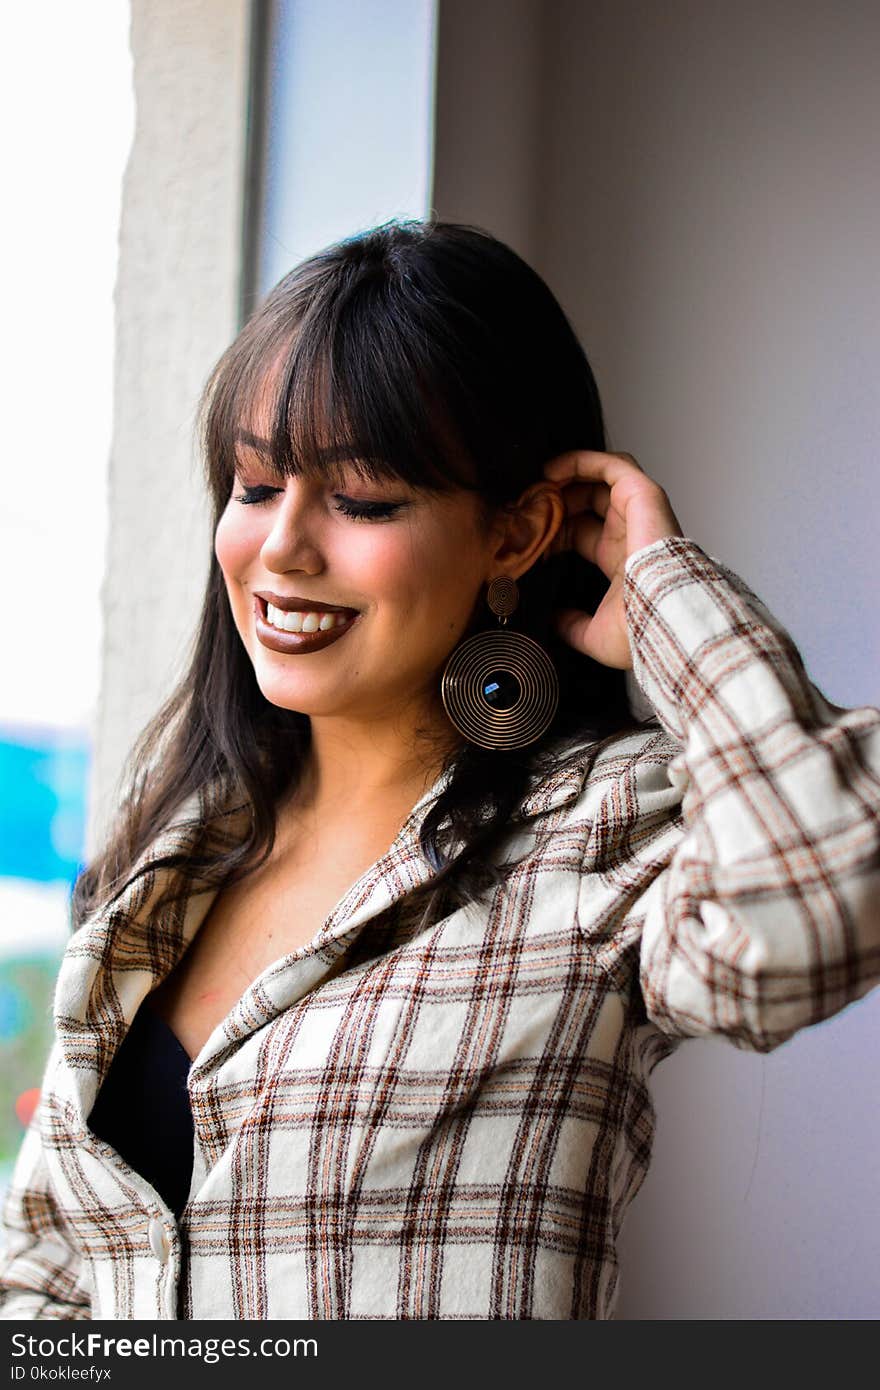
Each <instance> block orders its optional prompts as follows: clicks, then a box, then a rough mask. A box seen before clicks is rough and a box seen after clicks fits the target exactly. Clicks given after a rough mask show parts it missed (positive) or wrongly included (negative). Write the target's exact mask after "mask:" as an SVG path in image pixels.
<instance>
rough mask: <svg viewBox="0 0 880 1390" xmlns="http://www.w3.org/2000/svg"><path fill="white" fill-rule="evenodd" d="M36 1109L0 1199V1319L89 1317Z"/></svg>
mask: <svg viewBox="0 0 880 1390" xmlns="http://www.w3.org/2000/svg"><path fill="white" fill-rule="evenodd" d="M47 1070H48V1068H47ZM41 1110H42V1102H40V1103H39V1104H38V1105H37V1107H36V1110H35V1112H34V1114H33V1116H32V1117H31V1121H30V1123H29V1125H28V1127H27V1130H26V1131H25V1135H24V1139H23V1140H22V1144H21V1148H20V1149H19V1152H18V1157H17V1159H16V1162H15V1167H14V1169H13V1173H12V1178H11V1180H10V1184H9V1187H8V1188H7V1191H6V1195H5V1197H4V1200H3V1210H2V1218H0V1221H2V1238H3V1249H2V1252H0V1321H6V1322H9V1321H47V1320H49V1319H58V1320H67V1319H81V1320H85V1319H91V1316H92V1312H91V1297H90V1294H89V1292H88V1289H87V1288H86V1287H85V1285H84V1284H83V1282H82V1260H81V1256H80V1255H79V1252H78V1251H77V1250H76V1249H75V1248H74V1246H73V1245H72V1243H71V1241H70V1240H69V1237H68V1233H67V1231H66V1229H65V1226H64V1223H63V1219H62V1217H61V1214H60V1212H59V1209H58V1205H57V1203H56V1201H55V1198H54V1195H53V1193H52V1189H51V1185H50V1182H49V1174H48V1170H47V1165H46V1155H45V1151H44V1148H43V1140H42V1136H41V1133H40V1111H41Z"/></svg>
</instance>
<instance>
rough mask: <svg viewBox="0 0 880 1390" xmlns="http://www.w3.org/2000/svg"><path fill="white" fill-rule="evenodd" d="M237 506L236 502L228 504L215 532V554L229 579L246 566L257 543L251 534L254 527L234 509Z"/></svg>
mask: <svg viewBox="0 0 880 1390" xmlns="http://www.w3.org/2000/svg"><path fill="white" fill-rule="evenodd" d="M237 506H238V504H237V503H235V502H230V503H229V504H228V506H227V508H226V510H225V512H224V513H223V515H222V516H221V518H220V520H219V522H218V523H217V530H216V531H215V532H214V554H215V555H216V557H217V563H218V565H219V566H220V568H221V569H222V571H223V573H224V574H225V576H226V578H227V579H232V578H235V577H236V575H238V574H239V573H241V571H242V570H243V569H244V568H245V567H246V565H247V563H248V560H249V558H250V556H251V553H252V551H253V548H254V544H255V538H254V537H253V536H251V535H250V532H251V531H252V530H253V528H252V527H249V526H248V525H247V523H246V522H245V521H244V519H243V518H241V517H239V516H237V515H236V512H235V511H233V507H237ZM257 549H259V546H257Z"/></svg>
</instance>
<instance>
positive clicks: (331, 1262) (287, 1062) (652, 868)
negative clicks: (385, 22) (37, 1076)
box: [0, 537, 880, 1319]
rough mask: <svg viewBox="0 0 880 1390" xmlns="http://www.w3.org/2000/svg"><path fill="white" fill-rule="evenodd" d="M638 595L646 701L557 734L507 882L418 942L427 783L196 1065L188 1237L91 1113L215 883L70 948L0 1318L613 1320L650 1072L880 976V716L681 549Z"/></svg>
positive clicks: (11, 1220)
mask: <svg viewBox="0 0 880 1390" xmlns="http://www.w3.org/2000/svg"><path fill="white" fill-rule="evenodd" d="M624 603H625V609H626V616H627V622H628V626H629V634H630V639H631V643H632V647H633V650H634V652H635V653H636V657H635V667H634V675H635V678H636V679H637V681H638V684H639V686H640V687H641V689H642V690H643V692H644V694H645V695H646V696H647V697H648V699H649V700H650V702H651V704H652V706H653V707H654V709H655V710H656V712H657V716H658V719H657V720H655V721H654V722H653V724H649V725H646V726H643V727H642V728H641V729H638V730H636V731H634V732H629V733H625V734H618V735H615V736H612V737H610V738H608V739H605V740H603V741H601V742H592V743H589V744H585V745H583V746H581V747H569V748H568V749H566V750H564V752H561V753H560V758H559V763H558V767H557V770H556V771H555V772H554V774H553V775H552V776H550V777H549V778H544V779H543V780H542V781H538V780H537V779H536V780H535V782H534V783H533V785H532V787H531V789H530V791H529V793H528V795H527V797H526V799H525V801H524V802H523V803H522V812H521V813H520V815H519V816H518V817H517V818H515V819H514V821H513V822H512V824H511V828H510V840H509V846H508V850H509V857H516V858H517V859H520V857H521V856H525V857H524V858H522V859H521V862H520V863H519V864H518V865H517V866H516V867H514V868H513V869H512V870H511V871H510V872H509V874H508V876H507V878H506V880H505V883H504V886H503V887H501V888H498V889H495V890H492V891H491V892H489V893H487V894H486V895H485V898H484V899H481V900H480V901H479V902H478V903H476V904H471V905H469V906H468V907H467V908H463V909H459V910H457V911H454V912H453V913H452V914H451V915H450V916H448V917H445V918H444V919H443V920H442V921H440V922H439V923H436V922H435V924H434V925H433V926H430V927H427V928H424V929H419V930H415V929H412V930H409V931H407V930H406V929H405V927H404V926H403V925H402V922H403V920H404V919H403V918H398V917H396V916H395V912H394V906H395V904H400V903H401V902H402V901H403V899H404V898H405V895H406V894H407V892H408V890H410V889H411V888H413V887H414V886H415V885H417V884H418V883H420V882H422V881H424V879H425V878H426V876H428V875H429V874H430V872H431V870H430V868H429V866H428V865H427V863H426V862H425V860H424V858H423V856H422V855H421V853H420V851H419V849H418V842H417V836H418V827H419V824H420V821H421V818H422V816H423V814H424V812H425V809H426V804H427V802H428V800H429V798H430V797H431V796H432V795H433V793H434V792H435V791H436V790H437V789H438V785H439V784H437V785H435V787H434V788H432V789H431V791H430V792H428V793H427V794H426V795H425V797H423V798H422V800H421V801H420V802H419V803H418V804H417V805H416V806H415V808H414V809H413V811H412V812H411V814H410V816H409V818H408V819H407V821H406V822H405V824H404V825H403V827H402V829H401V830H400V833H399V834H398V836H397V838H396V840H395V842H394V844H393V845H392V846H391V848H390V849H389V850H388V852H387V853H386V854H385V855H383V856H382V858H381V859H379V860H378V862H377V863H376V864H375V865H374V866H373V867H372V868H371V869H370V870H369V871H368V872H367V873H365V874H364V875H362V877H361V878H360V879H359V880H358V881H357V882H356V883H355V884H354V885H353V886H352V887H351V888H350V890H349V891H348V892H347V893H346V895H345V896H344V897H343V898H342V899H341V901H340V902H339V903H338V904H337V905H336V907H335V908H334V910H333V912H332V913H331V915H330V916H329V917H328V919H327V920H326V922H325V923H324V925H323V926H322V928H321V931H320V933H319V935H318V937H317V938H316V939H315V941H314V942H313V943H312V944H311V945H310V946H308V947H305V948H303V949H301V950H298V951H295V952H293V953H291V954H290V955H287V956H284V957H283V958H282V959H280V960H278V961H276V962H275V963H274V964H273V965H271V966H270V967H268V968H267V969H266V970H264V971H263V973H262V974H261V975H260V976H259V978H258V979H257V980H255V981H254V982H253V984H252V985H251V986H250V988H249V989H248V990H247V992H246V993H245V994H244V996H243V997H242V998H241V1000H240V1001H239V1002H238V1004H237V1005H236V1006H235V1008H234V1009H233V1010H232V1012H231V1013H230V1014H229V1015H228V1017H227V1018H226V1019H225V1020H224V1021H223V1022H222V1023H221V1024H220V1025H219V1026H218V1027H217V1028H216V1029H215V1030H214V1032H213V1034H212V1035H211V1037H210V1038H209V1040H208V1041H207V1043H206V1044H205V1046H204V1047H203V1049H202V1051H201V1053H200V1054H199V1056H198V1057H197V1058H196V1060H195V1063H194V1064H193V1066H192V1068H191V1070H190V1073H189V1093H190V1098H191V1104H192V1111H193V1116H194V1121H195V1145H194V1168H193V1175H192V1185H191V1188H190V1196H189V1201H188V1203H187V1206H186V1208H185V1210H184V1212H183V1215H182V1217H181V1220H180V1221H179V1223H178V1222H175V1219H174V1216H173V1214H172V1213H171V1212H170V1211H169V1210H168V1208H167V1207H165V1205H164V1204H163V1202H162V1200H161V1199H160V1198H159V1197H158V1194H157V1193H156V1192H155V1191H154V1189H153V1188H152V1187H151V1186H150V1185H149V1184H148V1183H147V1182H146V1181H145V1179H143V1178H142V1177H141V1176H140V1175H139V1174H138V1173H136V1172H134V1171H133V1170H132V1169H131V1168H130V1167H129V1166H128V1165H127V1164H126V1163H124V1162H123V1161H122V1159H121V1158H120V1157H119V1155H118V1154H117V1153H116V1152H115V1151H114V1150H113V1149H112V1148H111V1147H110V1146H109V1145H107V1144H105V1143H103V1142H102V1141H100V1140H98V1139H96V1137H95V1136H94V1135H93V1134H92V1133H91V1132H90V1130H89V1128H88V1126H87V1116H88V1114H89V1112H90V1109H91V1106H92V1104H93V1101H94V1099H95V1096H96V1095H97V1092H98V1088H99V1086H100V1084H101V1081H102V1079H103V1077H104V1076H105V1075H106V1073H107V1069H108V1067H109V1065H110V1062H111V1059H112V1057H113V1054H114V1051H115V1050H116V1048H118V1046H119V1044H120V1041H121V1040H122V1038H123V1036H124V1035H125V1032H126V1029H127V1028H128V1026H129V1024H130V1022H131V1020H132V1018H133V1016H134V1014H135V1012H136V1010H137V1009H138V1006H139V1005H140V1002H141V1000H142V999H143V998H144V996H145V994H146V993H147V991H149V990H150V989H151V988H152V987H153V986H155V985H156V984H158V982H159V980H160V979H161V978H162V977H163V976H164V975H165V974H166V973H167V972H168V971H169V970H170V969H171V968H172V967H173V965H174V964H175V962H176V961H177V960H178V959H179V958H180V956H181V955H182V953H183V951H184V949H185V947H186V945H187V943H188V942H189V940H191V938H192V936H193V935H194V933H195V932H196V930H197V929H198V925H199V923H200V922H201V920H202V919H203V918H204V916H205V913H206V911H207V909H208V907H209V905H210V901H211V895H210V894H205V893H202V894H201V895H192V896H191V897H190V898H189V900H188V902H186V903H185V904H182V905H180V906H179V907H178V908H174V907H171V908H167V909H164V915H163V916H162V920H161V928H162V930H161V932H159V933H157V932H156V931H155V925H156V923H155V920H154V921H153V924H152V925H153V930H152V931H151V930H150V929H149V928H150V905H151V901H152V899H153V897H154V895H155V892H156V890H157V888H158V886H159V884H160V880H161V879H162V872H161V871H153V872H152V873H150V874H147V875H146V877H145V879H143V880H141V881H140V882H139V883H138V884H137V885H135V886H134V887H133V888H131V889H130V890H128V891H127V893H126V895H125V896H124V897H123V898H122V899H121V900H120V901H119V902H118V903H117V905H116V906H115V907H114V908H113V909H112V911H109V912H106V913H99V914H96V915H95V916H94V917H93V918H92V919H90V920H89V921H87V922H86V923H85V924H84V925H83V926H81V927H80V929H79V930H78V931H77V932H76V933H75V934H74V935H73V936H72V937H71V939H70V942H69V944H68V947H67V949H66V952H65V955H64V959H63V963H62V966H61V971H60V974H59V978H58V983H57V990H56V996H55V1026H56V1031H57V1036H56V1041H55V1043H54V1046H53V1048H52V1052H51V1055H50V1057H49V1060H48V1064H47V1068H46V1073H45V1078H44V1082H43V1089H42V1099H41V1103H40V1105H39V1107H38V1109H37V1112H36V1114H35V1116H34V1118H33V1120H32V1122H31V1125H30V1127H29V1128H28V1131H27V1133H26V1135H25V1138H24V1141H23V1144H22V1148H21V1152H20V1155H19V1158H18V1162H17V1165H16V1168H15V1172H14V1175H13V1180H12V1184H11V1187H10V1189H9V1192H8V1195H7V1199H6V1202H5V1207H4V1214H3V1215H4V1224H5V1235H6V1243H7V1252H6V1256H5V1264H4V1268H3V1272H2V1277H0V1288H2V1293H0V1305H2V1316H3V1317H5V1318H9V1319H12V1318H25V1319H44V1318H95V1319H106V1318H125V1319H134V1318H146V1319H173V1318H175V1317H177V1316H178V1312H179V1313H180V1315H181V1316H183V1317H187V1318H194V1319H221V1318H236V1319H285V1318H309V1319H311V1318H380V1319H381V1318H386V1319H387V1318H392V1319H393V1318H459V1319H461V1318H478V1319H489V1318H516V1319H522V1318H561V1319H569V1318H609V1317H612V1316H613V1312H614V1306H615V1295H616V1290H617V1284H618V1264H617V1256H616V1243H617V1238H618V1234H619V1231H620V1227H621V1223H622V1221H623V1219H624V1215H625V1212H626V1210H627V1207H628V1205H629V1203H630V1202H631V1200H632V1198H633V1197H634V1195H635V1194H636V1192H637V1191H638V1189H639V1187H640V1185H641V1183H642V1181H643V1179H644V1176H645V1172H646V1168H647V1164H648V1160H649V1156H650V1150H651V1141H652V1134H653V1109H652V1104H651V1099H650V1092H649V1085H648V1078H649V1074H650V1072H651V1070H652V1068H653V1067H654V1065H655V1064H656V1063H657V1062H658V1061H659V1060H660V1059H661V1058H663V1057H664V1056H666V1055H667V1054H668V1053H670V1052H671V1051H672V1050H673V1049H674V1047H675V1046H676V1044H677V1042H678V1041H679V1040H680V1039H682V1038H684V1037H688V1036H696V1035H706V1034H713V1035H721V1036H723V1037H726V1038H728V1039H729V1040H730V1041H731V1043H733V1045H734V1046H736V1047H741V1048H752V1049H757V1050H758V1051H761V1052H764V1051H769V1050H770V1049H771V1048H774V1047H777V1046H778V1045H779V1044H780V1043H783V1042H784V1041H785V1040H786V1039H787V1038H790V1037H791V1036H792V1035H793V1034H794V1033H796V1032H797V1030H798V1029H800V1028H804V1027H807V1026H809V1025H810V1024H814V1023H816V1022H818V1021H819V1020H820V1019H825V1018H828V1017H830V1016H831V1015H833V1014H834V1013H836V1012H837V1011H838V1010H840V1009H841V1008H843V1007H844V1006H845V1005H847V1004H849V1003H851V1002H852V1001H854V1000H856V999H858V998H859V997H860V996H862V995H863V994H865V993H866V992H867V990H868V989H870V988H871V986H872V985H874V984H876V983H877V982H878V980H880V914H878V908H877V902H878V899H880V854H878V840H880V816H878V810H880V710H877V709H874V708H862V709H841V708H839V707H836V706H833V705H831V704H829V703H828V702H827V701H826V700H825V698H824V697H823V696H822V694H821V693H820V692H819V691H818V690H817V689H816V688H815V686H813V685H812V684H811V683H810V681H809V680H808V678H807V676H806V674H805V672H804V669H803V665H802V662H801V659H800V657H799V655H798V652H797V650H796V649H795V647H794V645H793V643H792V640H791V638H790V637H789V636H788V635H787V634H786V633H785V631H784V630H783V629H782V628H781V627H780V625H779V624H778V622H777V621H776V620H775V619H774V618H773V617H772V616H771V615H770V614H769V613H768V612H767V610H766V609H765V608H764V607H763V605H762V604H761V603H760V601H759V600H758V599H757V598H756V597H755V595H754V594H753V593H752V592H751V591H750V590H749V589H748V588H747V587H746V585H745V584H744V583H743V582H742V580H741V579H739V578H738V577H737V576H736V575H734V574H733V573H731V572H730V571H729V570H727V569H726V568H725V567H724V566H723V565H721V564H720V563H719V562H718V561H716V560H713V559H711V558H710V557H709V556H707V555H706V554H705V553H704V551H703V550H702V549H701V548H700V547H699V546H698V545H697V544H696V543H695V542H694V541H693V540H689V539H684V538H678V537H675V538H669V539H665V540H662V541H657V542H655V543H653V544H652V545H649V546H645V547H643V548H642V549H641V550H640V551H638V552H636V553H635V554H634V555H632V556H630V558H629V560H628V562H627V566H626V574H625V584H624ZM441 781H442V779H441ZM207 807H208V802H207V801H206V799H205V797H204V796H201V797H200V798H198V799H197V801H194V803H193V804H191V805H190V806H189V807H188V808H187V809H188V816H189V821H188V822H187V817H186V815H184V816H182V817H178V818H177V822H176V823H175V824H174V825H172V826H171V827H170V828H169V829H168V830H167V831H166V832H165V833H164V834H163V835H162V836H161V837H160V838H159V840H157V842H156V845H155V846H154V847H153V852H154V853H155V852H156V851H161V849H162V848H164V847H165V846H167V845H168V844H169V843H173V844H175V845H184V846H185V845H186V843H187V837H188V836H189V835H191V834H192V833H193V831H192V827H193V814H194V812H195V815H196V821H197V820H198V817H199V816H200V815H201V816H205V815H207V814H209V811H208V809H207ZM538 811H539V812H541V813H542V814H541V815H540V816H539V817H538V818H537V820H534V821H531V822H528V823H527V822H526V820H525V818H524V817H525V816H527V815H528V816H530V815H531V814H532V813H534V812H538ZM148 857H149V855H148ZM395 923H396V925H395ZM178 1297H179V1298H180V1303H179V1304H178Z"/></svg>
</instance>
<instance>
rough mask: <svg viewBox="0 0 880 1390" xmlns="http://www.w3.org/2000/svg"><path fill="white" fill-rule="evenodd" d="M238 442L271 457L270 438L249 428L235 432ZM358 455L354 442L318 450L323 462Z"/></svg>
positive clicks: (334, 461) (348, 458) (331, 461)
mask: <svg viewBox="0 0 880 1390" xmlns="http://www.w3.org/2000/svg"><path fill="white" fill-rule="evenodd" d="M235 442H236V444H244V445H246V446H247V447H248V448H249V449H256V451H257V453H260V454H263V455H264V456H265V457H266V458H269V457H270V456H271V453H272V445H271V444H270V443H269V441H268V439H260V437H259V435H256V434H251V433H250V431H249V430H237V431H236V434H235ZM356 456H357V450H356V449H355V448H354V445H352V444H334V445H332V446H331V447H330V448H327V449H319V450H318V459H319V461H320V462H321V463H346V462H348V461H349V460H351V459H353V458H355V457H356Z"/></svg>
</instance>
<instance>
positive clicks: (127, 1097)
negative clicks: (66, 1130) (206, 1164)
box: [89, 996, 193, 1218]
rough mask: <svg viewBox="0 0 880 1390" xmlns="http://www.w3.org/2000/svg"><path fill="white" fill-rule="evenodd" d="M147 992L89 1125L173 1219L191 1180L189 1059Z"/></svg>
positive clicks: (101, 1090) (184, 1198) (191, 1141)
mask: <svg viewBox="0 0 880 1390" xmlns="http://www.w3.org/2000/svg"><path fill="white" fill-rule="evenodd" d="M148 999H149V996H147V999H145V1000H144V1002H143V1003H142V1004H141V1006H140V1008H139V1009H138V1011H137V1013H136V1014H135V1016H134V1018H133V1020H132V1024H131V1027H130V1028H129V1030H128V1032H127V1033H126V1035H125V1037H124V1038H123V1039H122V1042H121V1043H120V1045H119V1048H118V1050H117V1052H116V1055H115V1056H114V1058H113V1061H112V1063H111V1064H110V1070H109V1071H108V1073H107V1075H106V1077H105V1078H104V1084H103V1085H102V1086H101V1089H100V1091H99V1092H98V1098H97V1100H96V1101H95V1104H94V1105H93V1106H92V1112H91V1114H90V1116H89V1128H90V1129H91V1130H92V1132H93V1134H96V1135H97V1137H98V1138H99V1139H103V1140H104V1141H105V1143H107V1144H111V1145H112V1146H113V1148H114V1149H115V1150H116V1151H117V1153H119V1154H121V1155H122V1157H123V1158H124V1159H125V1161H126V1163H128V1164H129V1166H130V1167H132V1168H134V1170H135V1172H137V1173H140V1174H141V1175H142V1176H143V1177H145V1178H146V1179H147V1182H149V1183H150V1184H151V1185H152V1186H153V1187H154V1188H155V1189H156V1191H157V1192H158V1193H159V1195H160V1197H161V1198H162V1200H163V1201H164V1202H165V1204H166V1205H167V1206H168V1207H170V1208H171V1210H172V1211H173V1212H174V1215H175V1217H177V1218H179V1217H180V1214H181V1212H182V1211H183V1208H184V1207H185V1206H186V1199H187V1197H188V1196H189V1186H190V1182H191V1180H192V1161H193V1118H192V1111H191V1109H190V1104H189V1093H188V1092H187V1089H186V1079H187V1075H188V1073H189V1069H190V1067H191V1066H192V1062H191V1061H190V1058H189V1056H188V1054H187V1052H186V1050H185V1049H184V1047H183V1045H182V1043H180V1042H179V1041H178V1039H177V1037H176V1036H175V1034H174V1033H173V1032H172V1030H171V1028H170V1027H169V1026H168V1024H167V1023H166V1022H165V1020H164V1019H162V1018H160V1016H159V1015H158V1014H157V1013H156V1012H155V1011H154V1010H153V1009H152V1008H151V1007H150V1005H149V1003H148Z"/></svg>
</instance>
